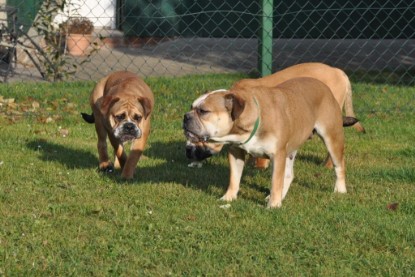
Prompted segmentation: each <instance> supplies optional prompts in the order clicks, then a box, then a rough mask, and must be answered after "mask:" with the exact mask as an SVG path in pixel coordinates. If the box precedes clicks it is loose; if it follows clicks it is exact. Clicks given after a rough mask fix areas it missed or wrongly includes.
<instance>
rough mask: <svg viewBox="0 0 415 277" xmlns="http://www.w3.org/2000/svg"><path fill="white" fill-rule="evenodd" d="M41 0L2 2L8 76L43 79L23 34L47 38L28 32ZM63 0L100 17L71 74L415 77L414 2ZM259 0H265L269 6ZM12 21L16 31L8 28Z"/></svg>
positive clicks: (75, 12)
mask: <svg viewBox="0 0 415 277" xmlns="http://www.w3.org/2000/svg"><path fill="white" fill-rule="evenodd" d="M61 1H62V0H58V3H60V2H61ZM44 2H45V1H40V0H0V5H1V6H2V7H5V6H7V7H8V8H13V9H15V12H16V16H15V17H12V15H11V14H10V13H8V12H6V11H3V12H1V11H0V15H1V16H0V19H2V20H3V21H5V22H7V24H5V25H7V28H3V29H2V30H3V31H2V33H3V36H2V40H1V44H2V45H3V46H1V45H0V46H1V47H2V48H0V50H1V49H3V52H4V49H6V51H5V52H6V54H4V53H3V54H4V57H3V64H2V66H4V64H7V62H11V63H12V66H11V68H10V70H9V68H8V67H7V70H8V71H7V70H6V73H8V80H27V79H31V80H40V79H42V75H41V71H42V66H43V65H42V62H40V64H39V65H36V64H33V60H32V59H31V57H30V55H31V54H32V55H39V49H37V48H36V47H33V46H32V45H31V44H32V43H31V42H30V41H29V42H27V41H28V40H29V39H30V38H31V39H33V41H34V43H36V44H38V46H40V47H41V48H42V47H45V44H47V42H44V41H42V39H41V38H39V36H38V34H37V33H33V32H31V30H32V29H33V24H34V21H35V18H36V17H37V16H38V12H39V9H40V7H41V6H42V3H44ZM66 2H67V5H66V8H68V7H71V6H72V11H71V9H69V12H68V9H66V10H67V11H66V14H65V12H64V13H63V16H61V18H63V19H62V20H64V19H65V16H69V17H74V16H82V17H88V18H89V19H91V21H92V22H93V24H94V25H95V31H94V40H95V42H96V43H97V44H96V46H95V48H94V49H95V50H94V51H93V52H92V54H91V55H90V56H88V57H87V58H86V57H82V56H81V57H80V56H71V55H69V54H68V53H66V52H64V55H65V57H66V59H67V60H69V64H70V65H77V68H76V72H75V74H74V75H72V77H73V78H75V79H81V80H89V79H94V80H95V79H97V78H99V77H101V76H103V75H105V74H107V73H108V72H110V71H114V70H119V69H128V70H131V71H134V72H136V73H138V74H140V75H142V76H160V75H170V76H177V75H182V74H202V73H222V72H244V73H247V72H252V71H256V70H259V71H260V72H264V73H268V72H274V71H277V70H280V69H282V68H285V67H287V66H290V65H293V64H297V63H301V62H309V61H318V62H324V63H327V64H330V65H333V66H336V67H339V68H342V69H344V70H346V71H347V72H348V73H349V75H351V76H352V77H354V76H355V77H356V78H357V77H359V78H360V77H362V78H365V79H366V80H373V81H376V80H379V79H381V80H382V81H384V82H389V83H397V84H404V85H413V84H414V80H415V79H414V78H413V73H414V72H415V37H414V36H415V1H414V0H385V1H371V0H344V1H342V0H324V1H317V0H312V1H309V0H296V1H289V0H280V1H277V0H276V1H269V0H262V1H252V0H239V1H223V0H211V1H190V0H156V1H155V0H88V1H87V0H71V1H69V0H67V1H66ZM263 3H265V4H266V5H268V6H267V8H266V9H265V10H264V9H263V8H262V5H263ZM3 10H4V9H3ZM264 15H265V17H264ZM58 17H59V16H58ZM12 19H14V20H12ZM12 21H13V22H12ZM55 22H58V21H56V19H55ZM12 24H16V26H17V29H18V31H15V32H14V34H13V36H8V35H7V34H6V33H7V32H10V30H11V27H10V26H11V25H12ZM270 24H271V25H270ZM3 25H4V24H3ZM262 27H264V28H262ZM267 30H272V31H271V32H272V40H271V39H268V40H267V39H266V38H267V35H268V38H270V37H269V36H270V33H267ZM264 31H265V33H264ZM28 37H29V38H28ZM13 38H14V39H17V40H24V41H25V43H26V44H25V45H23V46H22V45H20V44H19V43H16V54H14V53H12V52H10V51H9V48H7V45H9V44H7V43H9V42H7V40H10V39H13ZM261 38H262V39H261ZM90 48H93V47H92V46H91V47H90ZM65 51H66V50H65ZM11 55H13V56H15V60H13V59H12V58H11V57H10V56H11ZM270 59H271V60H270ZM261 62H264V63H261ZM81 63H82V64H81ZM264 66H265V67H264ZM39 67H40V68H39ZM357 72H359V74H357ZM3 75H4V72H3Z"/></svg>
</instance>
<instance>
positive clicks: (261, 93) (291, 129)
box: [183, 78, 357, 208]
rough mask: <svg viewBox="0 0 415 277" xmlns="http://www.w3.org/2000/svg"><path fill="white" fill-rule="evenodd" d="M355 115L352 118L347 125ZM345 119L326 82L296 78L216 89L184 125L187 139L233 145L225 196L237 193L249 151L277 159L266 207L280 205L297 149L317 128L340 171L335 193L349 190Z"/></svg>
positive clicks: (194, 108)
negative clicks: (268, 85) (269, 84)
mask: <svg viewBox="0 0 415 277" xmlns="http://www.w3.org/2000/svg"><path fill="white" fill-rule="evenodd" d="M356 122H357V120H356V119H354V118H351V117H348V118H347V123H346V125H352V124H355V123H356ZM343 125H344V122H343V120H342V114H341V110H340V107H339V105H338V104H337V102H336V99H335V98H334V97H333V94H332V93H331V91H330V89H329V88H328V86H326V85H325V84H324V83H322V82H321V81H319V80H316V79H313V78H294V79H291V80H289V81H286V82H284V83H282V84H280V85H278V86H276V87H275V88H265V87H255V88H250V89H237V88H236V89H231V90H229V91H226V90H217V91H214V92H210V93H207V94H205V95H203V96H201V97H199V98H198V99H197V100H195V101H194V102H193V104H192V110H191V111H190V112H188V113H186V114H185V116H184V120H183V128H184V131H185V134H186V136H187V138H188V140H191V141H194V142H198V141H209V142H215V143H219V144H230V147H229V155H228V157H229V164H230V181H229V186H228V190H227V192H226V193H225V195H224V196H223V197H222V198H221V199H222V200H225V201H232V200H234V199H236V198H237V194H238V191H239V184H240V180H241V176H242V171H243V168H244V164H245V156H246V154H250V155H252V156H254V157H261V158H269V159H271V160H272V161H273V170H272V186H271V194H270V198H269V201H268V207H269V208H274V207H280V206H281V204H282V200H283V198H284V197H285V195H286V193H287V192H288V189H289V187H290V184H291V182H292V180H293V177H294V172H293V165H294V159H295V155H296V153H297V149H298V148H299V147H300V146H301V145H302V144H303V143H304V142H305V141H306V140H307V139H308V138H309V136H310V134H311V133H312V132H313V130H314V131H315V132H316V133H317V134H318V135H319V136H320V137H321V138H322V139H323V141H324V143H325V144H326V147H327V149H328V151H329V153H330V156H331V158H332V160H333V163H334V166H335V172H336V177H337V180H336V185H335V189H334V191H335V192H340V193H345V192H346V183H345V171H346V170H345V162H344V133H343Z"/></svg>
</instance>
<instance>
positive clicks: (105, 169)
mask: <svg viewBox="0 0 415 277" xmlns="http://www.w3.org/2000/svg"><path fill="white" fill-rule="evenodd" d="M99 171H101V172H104V173H113V172H114V166H113V165H112V164H111V163H105V164H101V165H100V166H99Z"/></svg>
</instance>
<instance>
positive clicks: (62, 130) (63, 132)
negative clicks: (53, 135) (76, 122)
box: [59, 129, 69, 138]
mask: <svg viewBox="0 0 415 277" xmlns="http://www.w3.org/2000/svg"><path fill="white" fill-rule="evenodd" d="M59 134H60V135H61V136H62V137H64V138H66V137H67V136H69V130H68V129H59Z"/></svg>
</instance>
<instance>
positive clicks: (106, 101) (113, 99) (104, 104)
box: [100, 95, 120, 114]
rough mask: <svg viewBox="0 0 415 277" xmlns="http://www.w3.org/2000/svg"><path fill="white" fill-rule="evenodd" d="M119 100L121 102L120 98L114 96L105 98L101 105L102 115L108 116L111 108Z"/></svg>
mask: <svg viewBox="0 0 415 277" xmlns="http://www.w3.org/2000/svg"><path fill="white" fill-rule="evenodd" d="M119 100H120V98H119V97H114V96H113V95H107V96H106V97H104V99H103V100H102V103H101V107H100V110H101V113H102V114H107V113H108V111H109V109H110V107H111V106H112V105H113V104H114V103H115V102H117V101H119Z"/></svg>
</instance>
